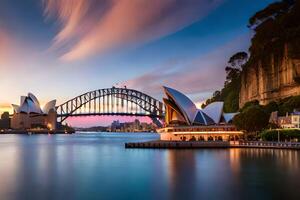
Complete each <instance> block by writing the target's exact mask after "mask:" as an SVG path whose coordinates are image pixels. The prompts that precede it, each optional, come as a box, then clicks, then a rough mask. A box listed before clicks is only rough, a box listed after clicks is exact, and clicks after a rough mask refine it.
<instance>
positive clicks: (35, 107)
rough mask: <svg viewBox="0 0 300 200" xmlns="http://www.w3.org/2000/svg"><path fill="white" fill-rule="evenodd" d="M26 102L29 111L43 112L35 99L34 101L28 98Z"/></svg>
mask: <svg viewBox="0 0 300 200" xmlns="http://www.w3.org/2000/svg"><path fill="white" fill-rule="evenodd" d="M26 102H27V104H28V113H38V114H42V110H41V108H40V107H39V105H38V104H36V102H35V101H33V100H32V99H31V98H27V99H26Z"/></svg>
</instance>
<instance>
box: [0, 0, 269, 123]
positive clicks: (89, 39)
mask: <svg viewBox="0 0 300 200" xmlns="http://www.w3.org/2000/svg"><path fill="white" fill-rule="evenodd" d="M272 2H274V0H243V1H241V0H1V1H0V113H1V112H3V111H6V110H8V111H10V112H11V111H12V109H11V106H10V105H11V104H12V103H14V104H18V103H19V98H20V96H21V95H26V94H27V93H28V92H32V93H34V94H35V95H36V96H37V97H38V98H39V99H40V101H41V103H42V104H43V103H46V102H48V101H50V100H52V99H57V104H58V105H59V104H61V103H63V102H65V101H66V100H68V99H71V98H73V97H75V96H78V95H80V94H82V93H85V92H87V91H92V90H96V89H101V88H107V87H111V86H120V87H121V86H124V85H126V86H127V88H133V89H137V90H140V91H142V92H144V93H147V94H149V95H150V96H153V97H155V98H157V99H159V100H160V99H161V98H162V96H163V90H162V86H163V85H166V86H169V87H173V88H175V89H178V90H179V91H181V92H183V93H185V94H187V95H188V96H189V97H190V98H191V99H192V100H193V101H194V102H195V103H200V102H203V101H204V100H205V99H207V98H209V97H210V96H211V95H212V93H213V92H214V91H215V90H218V89H220V88H222V86H223V83H224V80H225V76H226V74H225V70H224V69H225V66H226V62H227V60H228V58H229V57H230V56H231V55H233V54H234V53H235V52H238V51H247V49H248V47H249V45H250V40H251V37H252V35H253V32H252V31H251V30H249V29H248V28H247V23H248V19H249V18H250V17H251V16H252V15H253V14H254V13H255V12H257V11H259V10H260V9H262V8H264V7H265V6H267V5H268V4H270V3H272ZM110 119H111V118H107V117H106V118H101V119H99V118H88V119H86V118H85V119H74V120H73V121H72V120H71V121H70V123H73V124H74V125H81V126H82V125H84V124H85V125H86V124H89V125H96V124H99V123H100V121H101V120H102V121H105V122H107V121H109V120H110ZM124 120H127V119H124ZM100 124H101V123H100Z"/></svg>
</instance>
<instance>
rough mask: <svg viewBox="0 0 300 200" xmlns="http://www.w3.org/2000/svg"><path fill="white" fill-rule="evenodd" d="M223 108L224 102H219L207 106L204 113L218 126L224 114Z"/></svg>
mask: <svg viewBox="0 0 300 200" xmlns="http://www.w3.org/2000/svg"><path fill="white" fill-rule="evenodd" d="M223 106H224V102H220V101H217V102H213V103H211V104H209V105H207V106H206V107H205V108H204V109H203V110H202V111H203V112H204V113H206V114H207V115H208V116H209V117H210V118H211V119H213V120H214V122H215V123H216V124H218V123H220V121H221V117H222V114H223Z"/></svg>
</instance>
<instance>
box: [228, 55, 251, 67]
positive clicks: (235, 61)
mask: <svg viewBox="0 0 300 200" xmlns="http://www.w3.org/2000/svg"><path fill="white" fill-rule="evenodd" d="M247 60H248V54H247V53H246V52H244V51H242V52H238V53H236V54H234V55H233V56H231V57H230V59H229V61H228V63H229V64H230V65H231V66H233V67H237V68H242V66H243V65H244V64H245V63H246V62H247Z"/></svg>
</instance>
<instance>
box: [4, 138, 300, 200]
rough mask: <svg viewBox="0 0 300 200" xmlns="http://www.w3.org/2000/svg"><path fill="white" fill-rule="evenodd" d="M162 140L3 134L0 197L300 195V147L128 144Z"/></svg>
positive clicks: (247, 196) (142, 197)
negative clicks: (145, 146) (176, 147)
mask: <svg viewBox="0 0 300 200" xmlns="http://www.w3.org/2000/svg"><path fill="white" fill-rule="evenodd" d="M157 138H158V136H157V135H155V134H145V133H144V134H143V133H140V134H103V133H101V134H100V133H98V134H74V135H50V136H48V135H32V136H27V135H0V199H1V200H4V199H5V200H6V199H64V200H67V199H139V200H147V199H155V200H159V199H185V200H187V199H300V190H299V188H300V151H299V152H298V151H289V150H262V149H223V150H217V149H215V150H211V149H210V150H203V149H202V150H201V149H199V150H163V149H162V150H158V149H125V148H124V143H125V142H134V141H147V140H153V139H157Z"/></svg>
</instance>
